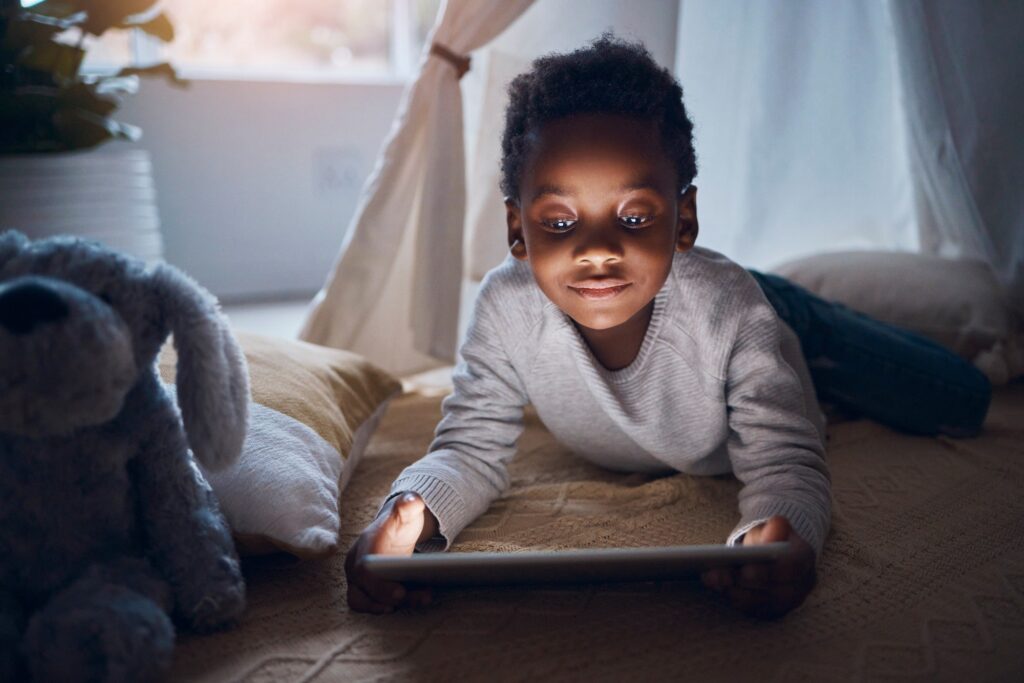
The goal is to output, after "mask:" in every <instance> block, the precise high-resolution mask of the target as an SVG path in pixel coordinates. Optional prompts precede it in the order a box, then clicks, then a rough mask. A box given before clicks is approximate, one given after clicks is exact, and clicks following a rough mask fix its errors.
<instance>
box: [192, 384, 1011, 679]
mask: <svg viewBox="0 0 1024 683" xmlns="http://www.w3.org/2000/svg"><path fill="white" fill-rule="evenodd" d="M438 416H439V399H438V398H428V397H424V396H419V395H407V396H404V397H402V398H400V399H397V400H396V401H395V403H394V404H393V405H392V408H391V409H390V412H389V414H388V416H387V417H386V418H385V421H384V423H383V424H382V426H381V428H380V430H379V431H378V433H377V435H376V436H375V437H374V440H373V442H372V443H371V446H370V450H369V451H368V453H367V455H366V459H365V460H364V461H363V462H362V463H361V464H360V465H359V468H358V470H357V472H356V473H355V477H354V478H353V480H352V482H351V485H350V487H349V489H348V491H347V492H346V498H345V500H344V504H343V510H342V514H343V525H344V531H345V532H346V534H347V537H346V539H345V541H346V542H345V545H346V546H347V545H348V543H349V542H350V541H351V539H352V538H354V536H355V534H356V533H358V531H359V530H360V529H361V528H362V527H363V525H364V524H365V523H366V522H367V521H368V520H369V519H370V517H371V515H372V514H373V513H374V512H375V511H376V508H377V505H378V502H379V500H380V498H381V496H382V495H383V494H384V493H385V491H386V490H387V488H388V484H389V483H390V482H391V480H392V479H393V478H394V476H395V475H396V474H397V473H398V471H399V470H400V469H401V468H402V467H403V466H404V465H405V464H406V463H408V462H410V461H412V460H414V459H415V458H417V457H419V456H420V454H422V453H423V451H424V449H425V448H426V446H427V444H428V443H429V441H430V437H431V434H432V431H433V427H434V424H435V422H436V420H437V418H438ZM828 458H829V464H830V466H831V470H832V477H833V490H834V494H835V501H836V502H835V514H834V518H833V526H832V532H831V535H830V536H829V538H828V540H827V542H826V544H825V550H824V554H823V557H822V559H821V562H820V564H819V582H818V586H817V588H816V589H815V591H814V592H813V593H812V594H811V596H810V597H809V598H808V599H807V602H806V603H805V604H804V605H803V606H802V607H800V608H799V609H797V610H796V611H794V612H792V613H791V614H789V615H788V616H787V617H785V618H784V619H782V620H780V621H775V622H759V621H755V620H751V619H748V618H745V617H743V616H742V615H740V614H738V613H736V612H734V611H733V610H732V609H731V608H730V607H728V606H727V605H725V604H722V603H721V602H719V600H718V599H717V597H716V596H714V595H712V594H710V593H707V592H705V591H703V590H702V589H700V588H699V586H696V585H693V584H685V583H676V584H673V583H664V584H620V585H599V586H584V587H575V588H562V589H528V588H503V589H471V590H470V589H462V590H454V589H453V590H448V591H445V592H443V593H438V594H437V595H436V600H435V604H434V605H433V606H431V607H430V608H427V609H423V610H417V611H409V612H403V613H397V614H393V615H389V616H383V617H376V616H368V615H361V614H353V613H351V612H349V611H348V608H347V606H346V603H345V575H344V571H343V566H342V565H343V559H344V558H343V556H342V555H338V556H336V557H332V558H329V559H327V560H323V561H314V562H306V563H300V562H297V561H294V560H291V559H288V558H286V557H283V556H278V557H271V558H264V559H261V560H258V561H252V562H247V564H246V575H247V577H248V581H249V596H250V598H249V599H250V606H249V610H248V612H247V613H246V615H245V617H244V619H243V621H242V623H241V624H240V625H239V626H238V627H236V628H235V629H234V630H232V631H229V632H226V633H221V634H215V635H212V636H205V637H184V638H183V639H182V641H181V642H180V643H179V647H178V650H177V655H176V660H175V669H174V676H173V678H174V680H202V681H232V680H246V681H396V680H439V681H440V680H458V679H463V680H466V679H468V680H488V681H495V680H532V681H547V680H588V681H594V680H598V681H604V680H607V681H618V680H682V679H683V678H686V679H688V680H699V681H709V680H711V681H713V680H722V681H727V680H762V681H769V680H771V681H776V680H779V681H795V680H800V681H849V680H877V679H886V680H890V679H894V678H895V679H899V680H948V681H977V680H1024V385H1022V384H1016V385H1013V386H1011V387H1008V388H1005V389H1003V390H1001V391H1000V392H999V393H998V394H997V397H996V400H995V403H994V405H993V408H992V411H991V413H990V417H989V421H988V423H987V426H986V430H985V434H984V435H983V436H982V437H980V438H978V439H973V440H966V441H955V440H950V439H944V438H941V439H926V438H914V437H908V436H902V435H899V434H896V433H894V432H892V431H890V430H887V429H885V428H883V427H880V426H878V425H876V424H873V423H870V422H866V421H853V422H844V423H840V424H836V425H833V426H831V427H830V428H829V449H828ZM737 489H738V486H737V483H736V482H735V481H734V480H733V479H731V478H729V477H717V478H695V477H690V476H686V475H675V476H670V477H663V478H650V477H646V476H635V475H634V476H628V475H621V474H614V473H610V472H606V471H603V470H600V469H598V468H596V467H593V466H591V465H588V464H586V463H584V462H582V461H580V460H578V459H576V458H573V457H572V456H571V455H569V454H567V453H566V452H565V451H564V450H563V449H562V448H560V447H559V446H558V445H557V444H556V443H555V442H554V441H553V440H552V438H551V436H550V435H549V434H548V433H547V432H546V431H545V430H544V428H543V426H542V425H541V424H540V423H539V422H538V421H537V420H536V418H532V419H530V421H529V423H528V429H527V430H526V433H525V435H524V437H523V439H522V442H521V450H520V455H519V457H518V458H517V459H516V461H515V463H514V464H513V489H512V491H511V492H510V493H509V495H508V496H507V497H506V498H505V499H503V500H502V501H500V502H499V503H497V504H496V505H495V506H494V507H493V508H492V510H491V511H490V512H489V513H488V514H487V515H485V516H484V517H483V518H481V519H480V520H478V521H477V522H476V524H474V525H473V526H472V527H471V528H470V529H468V530H467V531H466V532H465V533H464V534H463V535H462V536H461V537H460V538H459V540H458V543H457V546H456V549H457V550H461V551H472V550H484V549H487V550H491V549H502V550H519V549H526V548H574V547H580V548H583V547H604V546H647V545H660V544H681V543H708V542H720V541H722V540H723V539H724V538H725V536H726V534H727V533H728V531H729V530H730V528H731V527H732V524H733V523H734V522H735V520H736V519H737V518H738V514H737V512H736V507H735V506H736V502H735V497H736V491H737Z"/></svg>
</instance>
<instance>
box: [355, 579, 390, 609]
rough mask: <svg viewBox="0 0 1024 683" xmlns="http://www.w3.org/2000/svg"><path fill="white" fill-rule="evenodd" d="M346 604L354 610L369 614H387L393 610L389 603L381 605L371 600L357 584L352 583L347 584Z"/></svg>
mask: <svg viewBox="0 0 1024 683" xmlns="http://www.w3.org/2000/svg"><path fill="white" fill-rule="evenodd" d="M348 606H349V608H350V609H352V610H354V611H356V612H370V613H371V614H389V613H391V612H394V611H395V608H394V607H393V606H391V605H382V604H380V603H379V602H376V601H374V600H372V599H371V598H370V597H369V596H368V595H367V594H366V593H365V592H364V591H363V590H362V589H361V588H360V587H359V586H357V585H355V584H352V583H350V584H349V585H348Z"/></svg>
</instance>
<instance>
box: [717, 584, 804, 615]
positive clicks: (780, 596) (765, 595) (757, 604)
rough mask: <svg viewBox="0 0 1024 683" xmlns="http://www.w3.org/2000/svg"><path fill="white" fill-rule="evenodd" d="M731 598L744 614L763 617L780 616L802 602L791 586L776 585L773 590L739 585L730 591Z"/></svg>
mask: <svg viewBox="0 0 1024 683" xmlns="http://www.w3.org/2000/svg"><path fill="white" fill-rule="evenodd" d="M729 600H730V602H732V604H733V606H734V607H735V608H736V609H738V610H740V611H741V612H743V613H744V614H747V615H750V616H753V617H758V618H761V619H772V618H776V617H780V616H782V615H783V614H785V613H786V612H788V611H789V610H791V609H793V608H794V607H796V606H797V605H798V604H800V602H802V600H797V594H796V591H795V590H794V589H793V587H791V586H776V587H774V588H773V589H772V590H757V589H750V588H742V587H739V586H737V587H734V588H732V589H731V590H730V591H729Z"/></svg>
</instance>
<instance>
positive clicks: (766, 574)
mask: <svg viewBox="0 0 1024 683" xmlns="http://www.w3.org/2000/svg"><path fill="white" fill-rule="evenodd" d="M775 564H776V563H774V562H752V563H750V564H745V565H743V566H742V567H740V568H739V571H738V572H737V579H738V580H737V584H738V585H740V586H744V587H747V588H763V587H766V586H768V585H770V584H771V583H772V582H773V580H774V578H775V576H774V574H775Z"/></svg>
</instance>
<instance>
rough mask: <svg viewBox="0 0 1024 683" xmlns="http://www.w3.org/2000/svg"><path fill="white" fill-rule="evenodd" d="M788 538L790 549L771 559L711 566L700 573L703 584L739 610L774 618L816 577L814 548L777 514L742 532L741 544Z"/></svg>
mask: <svg viewBox="0 0 1024 683" xmlns="http://www.w3.org/2000/svg"><path fill="white" fill-rule="evenodd" d="M775 541H789V546H790V548H789V551H788V552H787V553H786V554H785V555H783V556H782V557H780V558H779V559H778V560H776V561H774V562H762V563H752V564H748V565H744V566H742V567H735V568H723V569H711V570H709V571H706V572H704V574H702V575H701V579H702V580H703V582H704V585H705V586H707V587H708V588H710V589H712V590H714V591H717V592H719V593H722V594H724V595H725V596H726V598H728V600H729V602H731V603H732V604H733V606H734V607H736V608H737V609H739V610H740V611H742V612H744V613H746V614H749V615H751V616H755V617H761V618H763V619H775V618H778V617H781V616H782V615H784V614H786V613H787V612H789V611H790V610H791V609H793V608H794V607H797V606H798V605H799V604H800V603H802V602H803V601H804V598H806V597H807V595H808V593H810V592H811V589H812V588H814V582H815V580H816V576H815V571H814V559H815V558H814V549H813V548H811V546H810V545H809V544H808V543H807V541H805V540H804V539H803V538H801V537H800V535H799V534H797V533H796V532H795V531H793V528H792V527H791V526H790V525H789V520H787V519H786V518H785V517H782V516H779V515H776V516H775V517H772V518H770V519H769V520H768V521H767V522H765V523H764V524H760V525H758V526H756V527H754V528H753V529H751V530H750V531H748V532H747V533H746V534H745V535H744V536H743V545H760V544H764V543H773V542H775Z"/></svg>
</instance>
